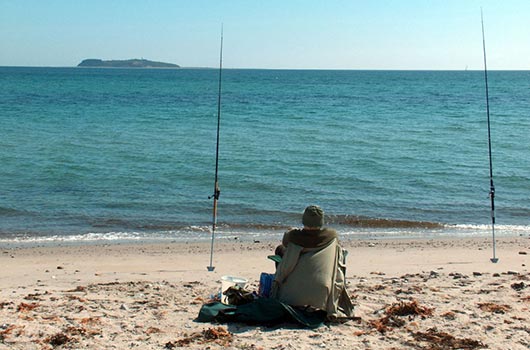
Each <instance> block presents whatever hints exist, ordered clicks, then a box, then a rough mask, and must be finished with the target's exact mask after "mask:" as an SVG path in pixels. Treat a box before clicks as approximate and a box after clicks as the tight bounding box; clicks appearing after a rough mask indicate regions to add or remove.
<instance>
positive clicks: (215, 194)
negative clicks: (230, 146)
mask: <svg viewBox="0 0 530 350" xmlns="http://www.w3.org/2000/svg"><path fill="white" fill-rule="evenodd" d="M222 74H223V27H222V26H221V51H220V54H219V92H218V95H217V143H216V147H215V181H214V189H213V195H212V196H209V197H208V199H211V198H213V217H212V242H211V246H210V265H209V266H208V267H207V268H208V271H213V270H215V266H213V244H214V241H215V228H216V226H217V201H218V200H219V195H220V194H221V190H220V189H219V181H218V174H219V130H220V127H221V80H222V79H221V78H222Z"/></svg>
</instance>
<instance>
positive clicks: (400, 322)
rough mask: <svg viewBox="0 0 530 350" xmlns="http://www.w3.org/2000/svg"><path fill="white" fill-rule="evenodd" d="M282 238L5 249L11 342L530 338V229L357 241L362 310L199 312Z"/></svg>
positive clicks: (374, 342)
mask: <svg viewBox="0 0 530 350" xmlns="http://www.w3.org/2000/svg"><path fill="white" fill-rule="evenodd" d="M275 245H276V242H261V243H259V242H255V243H254V242H241V241H232V242H223V243H219V244H216V252H215V256H214V265H215V266H216V268H215V271H214V272H208V271H207V269H206V266H207V265H208V264H209V244H207V243H186V244H185V243H167V244H121V245H85V246H71V247H40V248H17V249H7V248H3V249H0V266H1V273H0V349H55V348H56V349H131V348H132V349H134V348H137V349H172V348H179V347H182V348H191V349H221V348H230V349H277V350H279V349H482V348H488V349H530V311H529V308H530V273H529V271H528V262H529V258H528V254H530V238H528V237H517V238H502V239H499V241H498V244H497V256H498V257H499V258H500V260H499V262H498V263H497V264H493V263H491V262H490V261H489V258H490V257H491V241H490V240H489V239H484V238H473V239H471V238H465V239H435V240H430V239H429V240H427V239H425V240H392V241H391V240H351V241H346V242H343V245H344V246H345V247H346V248H347V249H348V250H349V256H348V270H347V277H348V292H349V294H350V295H351V296H352V298H353V300H354V303H355V304H356V316H358V317H359V318H360V319H359V320H356V321H349V322H347V323H344V324H332V325H325V326H323V327H320V328H318V329H303V328H300V327H298V326H297V325H294V324H283V325H279V326H275V327H265V326H248V325H244V324H237V323H235V324H225V325H218V324H209V323H198V322H195V321H194V320H195V318H196V317H197V315H198V312H199V309H200V307H201V305H202V304H203V303H205V302H206V301H208V300H209V299H210V296H211V295H212V294H215V293H216V292H217V291H218V290H219V288H220V277H221V276H223V275H237V276H242V277H246V278H248V279H249V282H250V283H249V289H253V290H257V286H258V279H259V274H260V273H261V272H273V271H274V265H273V262H271V261H270V260H268V259H267V258H266V256H267V255H268V254H270V252H271V250H272V249H273V248H274V246H275Z"/></svg>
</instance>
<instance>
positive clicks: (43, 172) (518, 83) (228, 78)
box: [0, 67, 530, 244]
mask: <svg viewBox="0 0 530 350" xmlns="http://www.w3.org/2000/svg"><path fill="white" fill-rule="evenodd" d="M217 79H218V72H217V70H209V69H180V70H149V69H142V70H134V69H79V68H11V67H9V68H5V67H4V68H0V90H1V91H0V163H1V164H0V244H1V243H9V242H19V241H27V242H45V241H90V240H101V239H109V240H115V239H171V240H189V239H199V240H200V239H208V238H209V230H210V226H211V220H212V200H210V199H208V196H210V195H211V194H213V182H214V167H215V137H216V129H215V128H216V122H217V88H218V86H217ZM489 84H490V104H491V121H492V124H491V125H492V147H493V167H494V180H495V187H496V217H497V226H496V227H497V233H498V234H499V235H520V234H523V235H528V234H530V220H529V218H530V147H529V146H530V141H529V136H528V135H530V72H528V71H524V72H521V71H502V72H501V71H492V72H489ZM487 147H488V143H487V124H486V108H485V92H484V76H483V72H480V71H319V70H315V71H298V70H297V71H293V70H236V69H228V70H225V71H223V95H222V120H221V139H220V159H219V182H220V187H221V196H220V200H219V212H218V220H219V228H218V233H219V237H228V238H230V237H233V236H234V235H236V236H239V237H243V238H245V237H254V238H255V237H262V236H271V237H272V236H273V235H279V234H280V233H281V232H282V231H283V230H284V229H285V228H287V227H289V226H295V225H298V224H299V220H300V213H301V212H302V211H303V209H304V207H305V206H306V205H308V204H319V205H321V206H322V207H323V208H324V209H325V211H326V213H327V214H328V218H329V220H328V221H329V222H330V225H332V226H334V227H336V228H338V229H339V231H340V232H342V233H343V234H351V235H364V236H384V237H386V236H389V237H390V236H391V237H395V236H399V237H409V236H417V235H422V236H425V235H427V236H429V235H440V234H442V235H443V234H454V235H482V236H487V235H489V234H490V230H491V228H490V221H491V220H490V201H489V198H488V193H489V169H488V148H487ZM426 223H429V224H426Z"/></svg>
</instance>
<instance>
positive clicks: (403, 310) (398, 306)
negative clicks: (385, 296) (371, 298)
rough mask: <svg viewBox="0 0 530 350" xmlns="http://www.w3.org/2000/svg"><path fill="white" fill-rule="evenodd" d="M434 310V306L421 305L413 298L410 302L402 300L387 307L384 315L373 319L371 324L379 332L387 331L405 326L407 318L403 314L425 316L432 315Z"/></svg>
mask: <svg viewBox="0 0 530 350" xmlns="http://www.w3.org/2000/svg"><path fill="white" fill-rule="evenodd" d="M433 310H434V309H432V308H428V307H423V306H420V305H419V304H418V302H417V301H416V300H412V301H411V302H409V303H407V302H403V301H402V302H399V303H395V304H392V305H390V306H389V307H387V308H386V310H385V316H384V317H382V318H380V319H377V320H372V321H370V322H369V324H370V325H371V326H372V327H373V328H375V329H376V330H377V331H378V332H381V333H385V332H387V331H390V330H392V329H393V328H399V327H403V326H404V325H405V320H403V319H401V318H400V317H402V316H410V317H414V316H420V317H422V318H425V317H427V316H432V312H433Z"/></svg>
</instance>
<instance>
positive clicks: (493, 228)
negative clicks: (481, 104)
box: [480, 8, 499, 263]
mask: <svg viewBox="0 0 530 350" xmlns="http://www.w3.org/2000/svg"><path fill="white" fill-rule="evenodd" d="M480 21H481V24H482V51H483V53H484V81H485V83H486V115H487V116H488V154H489V161H490V193H489V197H490V200H491V233H492V236H493V257H492V258H491V259H490V260H491V262H492V263H496V262H498V261H499V259H498V258H497V257H496V256H495V248H496V242H495V186H494V185H493V162H492V157H491V127H490V99H489V93H488V67H487V64H486V39H485V35H484V15H483V14H482V8H481V9H480Z"/></svg>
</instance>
